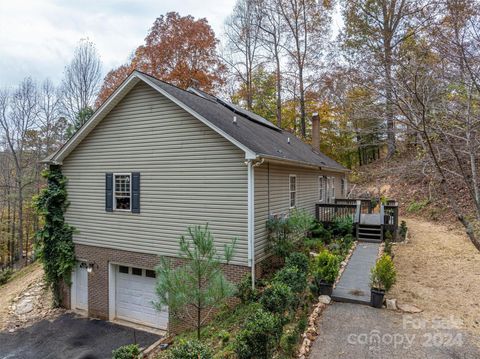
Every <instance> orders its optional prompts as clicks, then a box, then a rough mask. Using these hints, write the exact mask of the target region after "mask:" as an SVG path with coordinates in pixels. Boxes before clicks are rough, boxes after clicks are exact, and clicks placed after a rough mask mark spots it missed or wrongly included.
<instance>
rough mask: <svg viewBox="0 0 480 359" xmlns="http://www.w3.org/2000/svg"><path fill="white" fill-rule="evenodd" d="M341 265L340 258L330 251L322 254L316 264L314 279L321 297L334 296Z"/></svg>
mask: <svg viewBox="0 0 480 359" xmlns="http://www.w3.org/2000/svg"><path fill="white" fill-rule="evenodd" d="M339 270H340V264H339V261H338V257H337V256H336V255H334V254H332V253H330V252H329V251H328V250H323V251H322V252H320V254H319V255H318V257H317V258H316V260H315V262H314V270H313V274H314V279H315V285H316V288H317V291H318V293H319V294H321V295H328V296H331V295H332V291H333V284H334V283H335V280H336V279H337V276H338V272H339Z"/></svg>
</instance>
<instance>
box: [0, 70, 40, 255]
mask: <svg viewBox="0 0 480 359" xmlns="http://www.w3.org/2000/svg"><path fill="white" fill-rule="evenodd" d="M37 116H38V93H37V86H36V84H35V83H34V82H33V80H32V79H31V78H26V79H25V80H23V81H22V82H21V83H20V85H19V86H18V87H17V88H16V89H15V90H14V91H13V92H12V93H10V92H9V91H7V90H3V91H1V92H0V127H1V128H2V130H3V133H4V136H5V139H6V145H7V148H8V152H9V154H10V155H11V157H12V159H13V163H14V167H15V184H16V192H17V205H16V206H17V211H18V212H17V215H18V226H17V241H18V247H17V250H18V256H19V258H20V259H21V258H22V256H23V230H24V226H23V220H24V216H23V205H24V191H25V188H26V186H28V185H29V184H30V183H29V182H28V179H27V168H28V163H27V154H26V148H27V146H28V143H27V142H28V136H29V135H30V131H32V130H34V129H35V127H36V125H37V123H36V122H37V118H38V117H37Z"/></svg>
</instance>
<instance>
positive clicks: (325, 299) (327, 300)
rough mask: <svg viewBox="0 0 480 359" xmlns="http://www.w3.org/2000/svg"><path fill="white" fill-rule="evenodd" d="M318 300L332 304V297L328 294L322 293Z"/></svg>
mask: <svg viewBox="0 0 480 359" xmlns="http://www.w3.org/2000/svg"><path fill="white" fill-rule="evenodd" d="M318 301H319V302H320V303H323V304H330V302H331V301H332V298H330V297H329V296H328V295H321V296H320V297H318Z"/></svg>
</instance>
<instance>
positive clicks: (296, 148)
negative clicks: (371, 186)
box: [45, 71, 348, 172]
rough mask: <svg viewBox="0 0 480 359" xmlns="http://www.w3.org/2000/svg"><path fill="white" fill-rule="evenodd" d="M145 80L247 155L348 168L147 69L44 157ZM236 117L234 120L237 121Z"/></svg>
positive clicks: (79, 136)
mask: <svg viewBox="0 0 480 359" xmlns="http://www.w3.org/2000/svg"><path fill="white" fill-rule="evenodd" d="M139 81H143V82H145V83H147V84H148V85H150V86H151V87H153V88H154V89H155V90H157V91H158V92H160V93H161V94H162V95H164V96H165V97H167V98H168V99H170V100H171V101H173V102H174V103H176V104H177V105H178V106H180V107H181V108H183V109H184V110H185V111H187V112H189V113H190V114H191V115H193V116H194V117H196V118H197V119H198V120H200V121H201V122H203V123H204V124H205V125H207V126H208V127H210V128H211V129H212V130H214V131H216V132H217V133H219V134H220V135H221V136H223V137H224V138H226V139H227V140H229V141H230V142H232V143H233V144H234V145H235V146H237V147H238V148H240V149H241V150H243V151H244V152H245V158H246V159H256V158H266V159H271V160H279V161H286V162H292V163H297V164H303V165H309V166H315V167H321V168H324V169H329V170H333V171H341V172H344V171H348V170H347V169H346V168H345V167H343V166H342V165H340V164H339V163H337V162H336V161H334V160H332V159H331V158H329V157H327V156H326V155H324V154H323V153H321V152H318V151H314V149H313V148H312V147H311V146H310V145H308V144H306V143H304V142H303V141H302V140H300V139H299V138H297V137H296V136H294V135H293V134H291V133H289V132H287V131H284V130H281V129H279V128H277V127H276V126H275V125H273V124H272V123H270V122H269V121H267V120H265V119H264V118H262V117H260V116H258V115H256V114H254V113H252V112H249V111H246V110H243V109H241V108H240V107H238V106H236V105H233V104H230V103H228V102H225V101H222V100H220V99H218V98H216V97H215V96H212V95H210V94H207V93H205V92H203V91H200V90H197V89H189V90H188V91H187V90H182V89H180V88H178V87H175V86H173V85H170V84H168V83H166V82H163V81H160V80H158V79H156V78H154V77H152V76H149V75H147V74H145V73H142V72H139V71H134V72H132V74H130V76H129V77H128V78H127V79H126V80H125V81H124V82H123V83H122V84H121V85H120V86H119V87H118V88H117V89H116V90H115V92H114V93H113V94H112V95H111V96H110V97H109V98H108V99H107V101H105V102H104V103H103V104H102V105H101V106H100V107H99V108H98V110H97V111H96V112H95V113H94V115H93V116H92V117H91V118H90V119H89V120H88V121H87V122H86V123H85V124H84V125H83V126H82V127H81V128H80V129H79V130H78V131H77V132H76V133H75V134H74V136H72V138H70V140H69V141H67V143H66V144H65V145H64V146H63V147H62V148H60V149H59V150H58V151H57V152H56V153H55V154H53V155H52V156H50V157H49V158H48V159H46V160H45V161H47V162H51V163H59V164H61V163H62V161H63V160H64V159H65V158H66V157H67V156H68V155H69V154H70V153H71V152H72V151H73V149H74V148H75V147H76V146H77V145H78V144H79V143H80V142H81V141H82V140H83V138H85V137H86V136H87V135H88V133H90V131H91V130H93V128H95V126H96V125H97V124H98V123H99V122H100V121H101V120H102V119H103V118H104V117H105V116H106V115H107V114H108V113H109V112H110V111H111V110H112V109H113V107H114V106H115V105H116V104H118V102H119V101H120V100H121V99H122V98H123V97H124V96H125V95H126V94H127V93H128V92H129V91H130V90H131V89H132V88H133V87H134V86H135V85H136V84H137V83H138V82H139ZM234 117H235V121H234Z"/></svg>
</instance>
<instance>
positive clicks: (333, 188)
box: [330, 176, 337, 203]
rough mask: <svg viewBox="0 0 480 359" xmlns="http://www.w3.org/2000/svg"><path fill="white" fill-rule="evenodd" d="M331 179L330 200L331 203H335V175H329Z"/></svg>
mask: <svg viewBox="0 0 480 359" xmlns="http://www.w3.org/2000/svg"><path fill="white" fill-rule="evenodd" d="M330 178H331V181H332V200H333V203H335V198H336V197H337V194H336V191H335V177H333V176H332V177H330Z"/></svg>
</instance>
